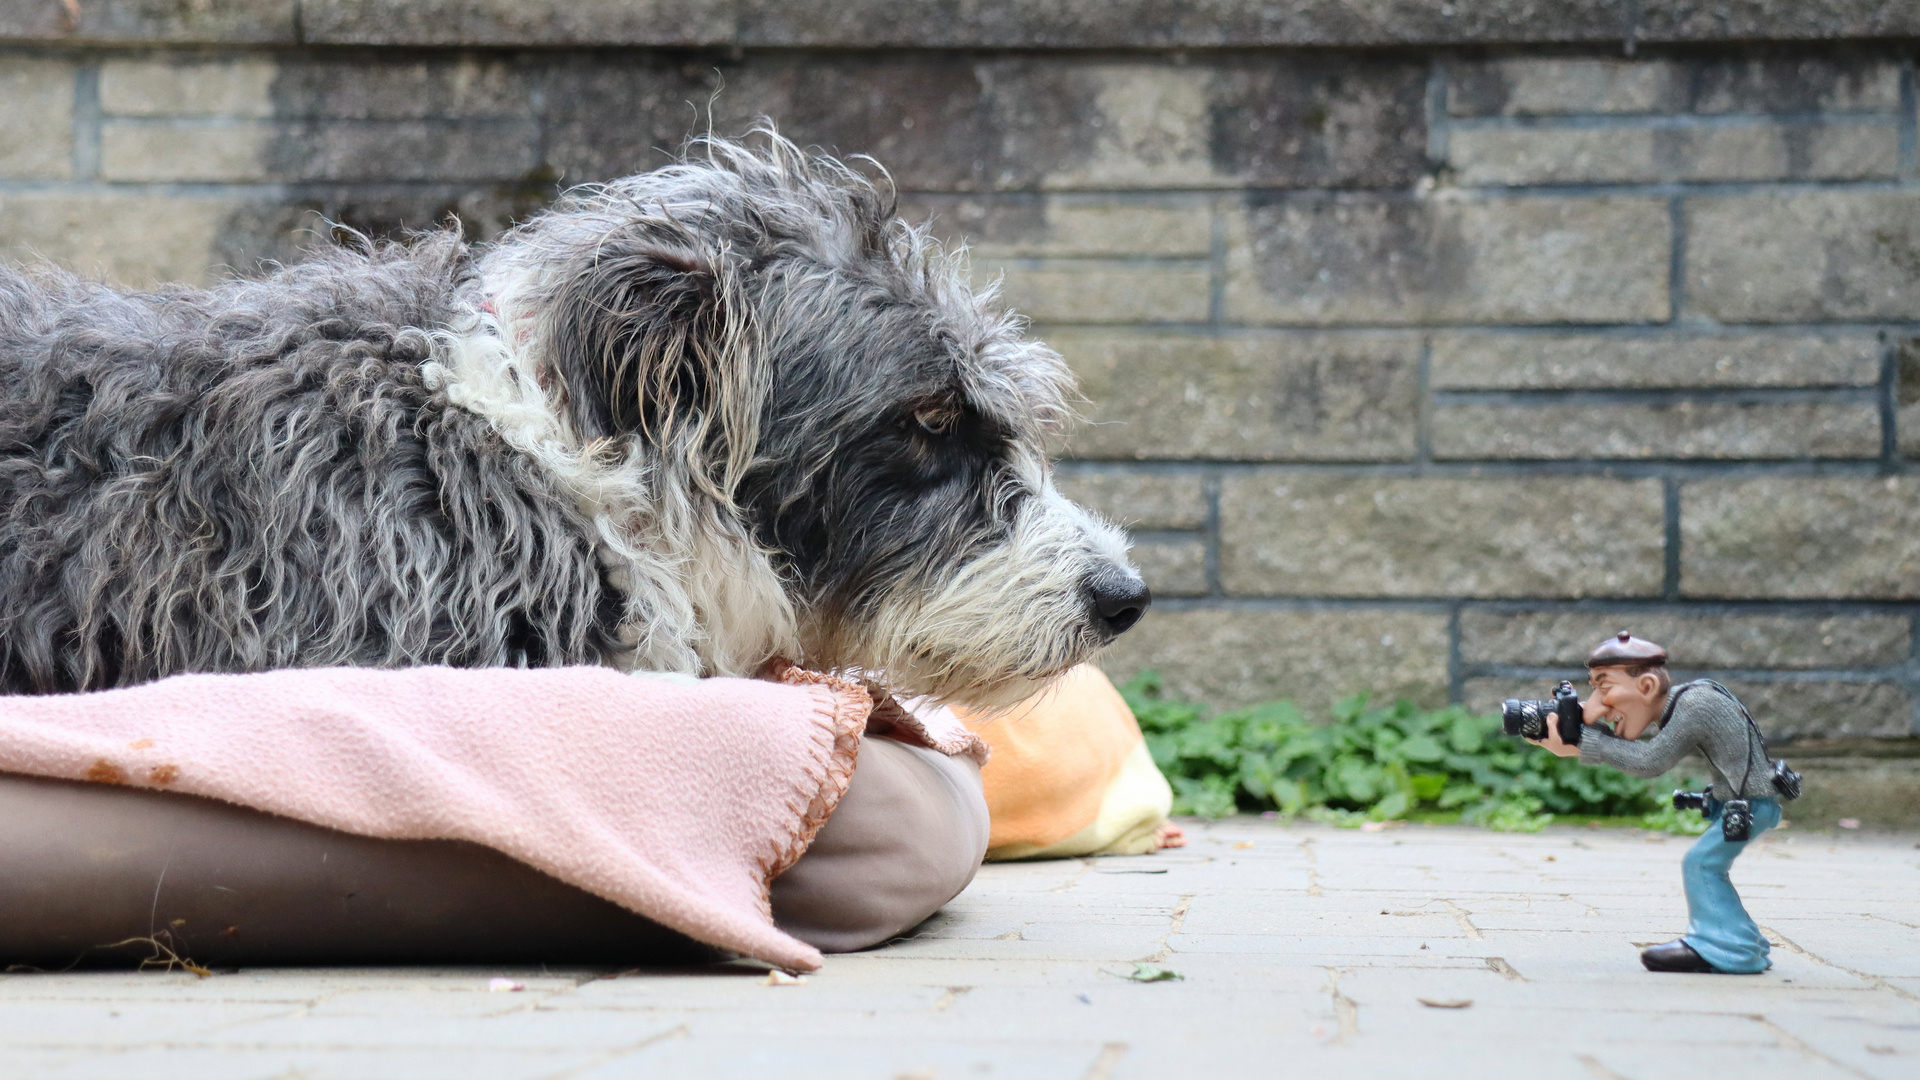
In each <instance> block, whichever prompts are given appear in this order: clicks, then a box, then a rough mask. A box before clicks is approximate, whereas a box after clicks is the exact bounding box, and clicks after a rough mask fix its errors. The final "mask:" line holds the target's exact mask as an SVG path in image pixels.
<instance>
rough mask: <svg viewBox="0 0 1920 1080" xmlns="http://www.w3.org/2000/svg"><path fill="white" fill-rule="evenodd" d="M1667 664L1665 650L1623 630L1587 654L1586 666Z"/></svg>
mask: <svg viewBox="0 0 1920 1080" xmlns="http://www.w3.org/2000/svg"><path fill="white" fill-rule="evenodd" d="M1666 662H1667V650H1665V649H1663V648H1661V647H1660V646H1658V645H1655V644H1654V643H1653V642H1651V641H1648V640H1646V639H1645V638H1637V637H1634V636H1633V635H1632V634H1629V633H1627V632H1626V631H1625V630H1622V631H1620V632H1619V633H1617V634H1615V635H1613V636H1612V637H1610V638H1608V639H1607V640H1605V641H1603V642H1601V643H1600V645H1599V647H1597V648H1595V649H1594V650H1593V651H1592V652H1590V653H1588V654H1587V666H1588V667H1590V668H1597V667H1641V666H1652V665H1658V664H1664V663H1666Z"/></svg>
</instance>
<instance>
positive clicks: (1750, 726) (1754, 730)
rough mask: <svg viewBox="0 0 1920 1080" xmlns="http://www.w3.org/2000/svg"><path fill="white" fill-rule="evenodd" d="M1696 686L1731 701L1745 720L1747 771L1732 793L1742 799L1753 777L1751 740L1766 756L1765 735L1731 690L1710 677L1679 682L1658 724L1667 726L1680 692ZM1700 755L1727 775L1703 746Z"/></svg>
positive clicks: (1730, 778)
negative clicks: (1757, 740)
mask: <svg viewBox="0 0 1920 1080" xmlns="http://www.w3.org/2000/svg"><path fill="white" fill-rule="evenodd" d="M1696 686H1705V687H1708V688H1709V689H1712V690H1715V691H1717V692H1718V693H1719V694H1720V695H1721V696H1722V697H1724V698H1726V699H1727V700H1728V701H1731V702H1733V707H1734V708H1736V709H1739V710H1740V718H1741V719H1743V720H1745V721H1746V722H1747V771H1746V773H1745V774H1743V775H1742V776H1741V777H1740V789H1739V790H1738V791H1735V792H1734V793H1733V797H1734V798H1736V799H1744V798H1746V797H1747V783H1748V782H1749V781H1751V780H1752V779H1753V741H1754V740H1755V739H1759V740H1760V755H1761V756H1762V757H1766V754H1767V737H1766V735H1765V734H1763V733H1762V732H1761V731H1760V725H1759V724H1758V723H1757V722H1755V720H1754V719H1753V714H1752V713H1750V712H1748V711H1747V706H1746V703H1745V702H1743V701H1741V700H1740V699H1739V698H1738V697H1735V696H1734V693H1733V691H1731V690H1729V689H1727V688H1726V687H1724V686H1721V685H1720V684H1719V683H1717V682H1714V681H1713V680H1712V679H1695V680H1693V681H1692V682H1688V683H1681V684H1680V685H1679V686H1676V687H1674V688H1673V694H1672V696H1670V697H1669V698H1667V707H1666V708H1665V709H1664V710H1662V715H1661V717H1660V726H1661V727H1666V726H1667V720H1668V718H1669V717H1671V716H1673V710H1674V706H1676V705H1678V704H1680V696H1681V695H1682V694H1685V693H1686V692H1687V691H1689V690H1691V689H1693V688H1694V687H1696ZM1700 756H1701V757H1703V758H1706V759H1707V764H1708V765H1712V766H1713V770H1714V771H1715V772H1717V773H1719V774H1720V775H1722V776H1727V773H1726V771H1725V770H1723V769H1721V768H1720V766H1719V765H1718V764H1716V763H1715V762H1714V760H1713V755H1712V754H1709V753H1707V751H1706V748H1705V747H1702V748H1701V750H1700ZM1767 760H1769V761H1771V760H1773V759H1772V758H1768V759H1767ZM1727 779H1728V781H1729V782H1731V781H1732V779H1733V778H1732V777H1731V776H1727Z"/></svg>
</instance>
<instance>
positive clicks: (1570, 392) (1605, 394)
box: [1433, 375, 1889, 407]
mask: <svg viewBox="0 0 1920 1080" xmlns="http://www.w3.org/2000/svg"><path fill="white" fill-rule="evenodd" d="M1433 396H1434V400H1435V401H1436V403H1438V404H1442V405H1510V406H1521V407H1524V406H1531V405H1607V406H1611V405H1618V406H1622V407H1626V406H1634V405H1642V406H1644V405H1655V406H1659V405H1683V404H1695V405H1792V404H1807V403H1822V404H1836V403H1844V404H1856V405H1859V404H1867V403H1872V404H1876V405H1880V404H1884V403H1885V402H1886V401H1888V400H1889V397H1888V384H1887V382H1886V378H1885V376H1884V375H1883V376H1882V377H1881V378H1880V379H1879V380H1877V381H1876V382H1875V383H1874V384H1873V385H1871V386H1649V387H1632V388H1627V389H1620V390H1600V389H1592V390H1589V389H1584V388H1581V389H1575V388H1568V389H1553V388H1543V389H1517V390H1435V391H1434V392H1433Z"/></svg>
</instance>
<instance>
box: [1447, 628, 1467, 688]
mask: <svg viewBox="0 0 1920 1080" xmlns="http://www.w3.org/2000/svg"><path fill="white" fill-rule="evenodd" d="M1461 607H1462V605H1461V604H1460V603H1458V602H1456V603H1454V604H1453V605H1452V606H1450V607H1449V608H1448V609H1447V703H1448V704H1449V705H1458V704H1460V703H1461V702H1462V701H1464V700H1465V699H1466V686H1467V668H1466V665H1465V663H1464V662H1463V661H1462V660H1461V651H1460V610H1461Z"/></svg>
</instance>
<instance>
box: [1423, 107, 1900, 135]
mask: <svg viewBox="0 0 1920 1080" xmlns="http://www.w3.org/2000/svg"><path fill="white" fill-rule="evenodd" d="M1900 120H1901V116H1900V114H1899V113H1898V112H1895V111H1893V110H1890V109H1851V110H1842V109H1822V110H1815V111H1807V112H1736V113H1556V114H1553V115H1550V116H1455V117H1451V118H1449V119H1448V121H1447V123H1448V125H1449V126H1450V127H1452V128H1456V129H1458V130H1461V131H1543V132H1544V131H1647V130H1665V131H1694V130H1701V131H1711V130H1723V129H1733V130H1744V129H1747V128H1756V127H1890V126H1892V125H1894V124H1897V123H1899V122H1900Z"/></svg>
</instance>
